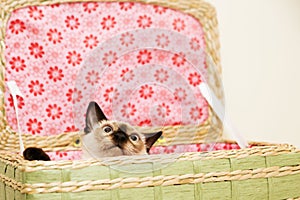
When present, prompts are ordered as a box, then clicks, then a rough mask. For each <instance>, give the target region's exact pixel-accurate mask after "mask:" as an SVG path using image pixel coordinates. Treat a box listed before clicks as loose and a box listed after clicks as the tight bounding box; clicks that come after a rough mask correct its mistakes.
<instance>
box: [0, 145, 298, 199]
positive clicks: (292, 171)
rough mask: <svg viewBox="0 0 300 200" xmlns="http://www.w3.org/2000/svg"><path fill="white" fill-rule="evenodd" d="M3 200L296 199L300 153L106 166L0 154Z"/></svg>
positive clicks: (252, 151)
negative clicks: (28, 158) (33, 160)
mask: <svg viewBox="0 0 300 200" xmlns="http://www.w3.org/2000/svg"><path fill="white" fill-rule="evenodd" d="M0 172H1V175H0V179H1V181H2V182H0V198H1V199H6V200H10V199H18V200H21V199H24V200H25V199H26V200H29V199H30V200H33V199H48V200H49V199H51V200H61V199H78V200H79V199H289V198H290V199H292V198H296V197H299V196H300V191H299V185H300V151H298V150H295V148H293V147H292V146H288V145H277V146H260V147H253V148H249V149H244V150H234V151H216V152H210V153H185V154H182V155H176V154H173V155H150V156H147V157H145V156H134V157H130V158H128V157H126V156H125V157H118V158H107V159H103V160H102V161H96V160H86V161H60V162H53V161H49V162H45V161H35V162H29V161H24V160H23V159H22V157H20V156H18V155H16V154H12V153H10V154H9V153H7V152H1V156H0Z"/></svg>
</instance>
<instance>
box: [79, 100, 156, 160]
mask: <svg viewBox="0 0 300 200" xmlns="http://www.w3.org/2000/svg"><path fill="white" fill-rule="evenodd" d="M84 133H85V134H84V135H83V136H82V138H81V139H82V150H83V158H101V157H111V156H121V155H144V154H147V153H149V150H150V148H151V146H152V145H153V144H154V143H155V142H156V140H157V139H158V138H159V137H160V136H161V135H162V132H161V131H159V132H157V133H149V134H142V133H139V132H138V131H137V130H136V129H135V128H134V127H132V126H131V125H129V124H128V123H125V122H119V121H113V120H108V119H107V118H106V116H105V115H104V113H103V112H102V110H101V109H100V107H99V106H98V104H97V103H96V102H90V104H89V106H88V109H87V112H86V126H85V128H84Z"/></svg>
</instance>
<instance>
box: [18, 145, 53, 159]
mask: <svg viewBox="0 0 300 200" xmlns="http://www.w3.org/2000/svg"><path fill="white" fill-rule="evenodd" d="M23 156H24V159H25V160H44V161H50V157H49V156H48V155H47V154H46V153H45V152H44V151H43V149H40V148H36V147H29V148H27V149H25V151H24V152H23Z"/></svg>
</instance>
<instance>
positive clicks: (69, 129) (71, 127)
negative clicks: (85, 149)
mask: <svg viewBox="0 0 300 200" xmlns="http://www.w3.org/2000/svg"><path fill="white" fill-rule="evenodd" d="M77 131H79V129H78V128H76V127H75V126H74V125H72V126H68V127H67V128H66V130H65V131H64V132H65V133H69V132H77Z"/></svg>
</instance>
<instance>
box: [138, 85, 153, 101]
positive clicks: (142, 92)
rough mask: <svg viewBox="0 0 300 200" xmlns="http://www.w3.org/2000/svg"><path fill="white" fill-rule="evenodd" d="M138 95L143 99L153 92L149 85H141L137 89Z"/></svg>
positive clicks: (150, 95)
mask: <svg viewBox="0 0 300 200" xmlns="http://www.w3.org/2000/svg"><path fill="white" fill-rule="evenodd" d="M139 93H140V97H141V98H144V99H148V98H151V97H152V95H153V94H154V92H153V89H152V87H151V86H149V85H143V86H142V87H141V89H140V90H139Z"/></svg>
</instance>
